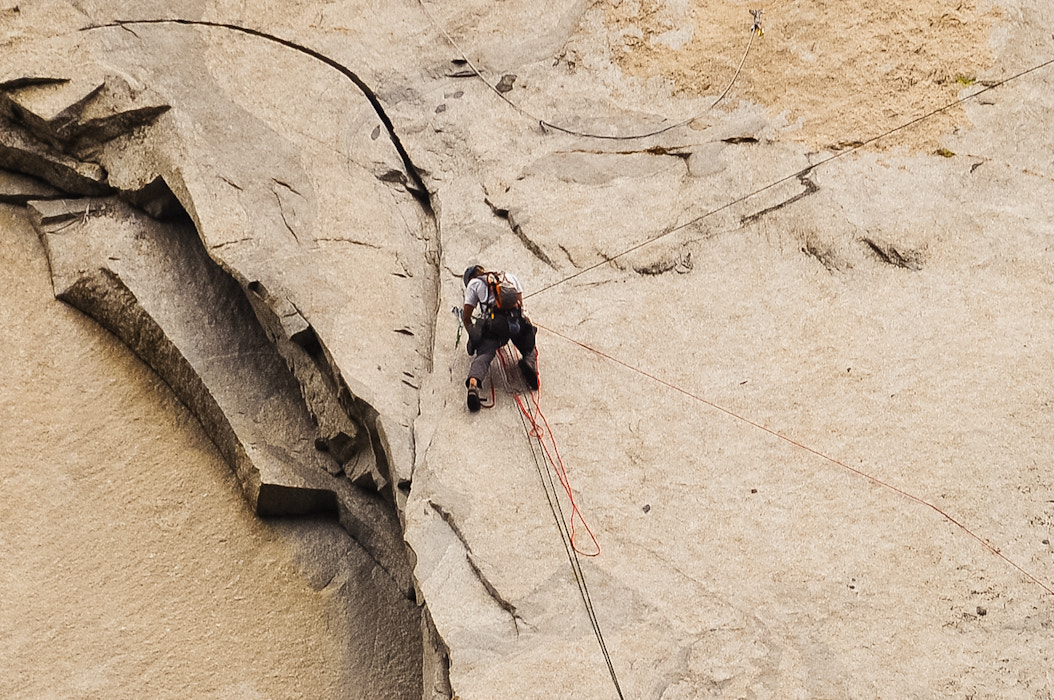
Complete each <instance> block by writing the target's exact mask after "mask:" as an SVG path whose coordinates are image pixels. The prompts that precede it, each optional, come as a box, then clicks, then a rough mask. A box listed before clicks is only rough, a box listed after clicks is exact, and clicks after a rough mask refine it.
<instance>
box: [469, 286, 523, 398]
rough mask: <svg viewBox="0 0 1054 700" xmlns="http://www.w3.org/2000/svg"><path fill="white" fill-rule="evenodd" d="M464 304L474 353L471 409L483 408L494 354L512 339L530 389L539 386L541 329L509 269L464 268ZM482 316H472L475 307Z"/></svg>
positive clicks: (470, 353)
mask: <svg viewBox="0 0 1054 700" xmlns="http://www.w3.org/2000/svg"><path fill="white" fill-rule="evenodd" d="M462 279H463V281H464V283H465V305H464V307H463V308H462V310H461V322H462V323H464V324H465V330H466V331H468V354H469V355H472V354H475V356H476V357H475V359H474V360H472V365H471V366H470V367H469V370H468V379H467V380H466V381H465V385H466V386H467V387H468V410H470V411H473V412H475V411H478V410H479V408H480V400H479V392H480V387H482V386H483V379H484V378H485V377H486V376H487V372H488V371H490V363H491V362H493V361H494V355H496V354H497V352H498V350H499V349H501V348H502V347H503V346H504V345H505V343H507V342H509V341H510V340H511V341H512V344H513V345H515V346H516V349H517V350H519V351H520V356H521V357H520V361H519V368H520V372H522V373H523V381H524V382H525V383H526V384H527V387H528V388H529V389H530V390H531V391H535V390H537V389H538V349H537V348H536V347H535V344H534V341H535V336H536V335H537V333H538V330H537V329H536V328H535V327H534V326H533V325H531V321H530V319H528V318H527V316H526V315H525V314H524V313H523V287H522V286H520V281H519V280H518V279H516V277H515V276H514V275H512V274H509V273H508V272H491V271H489V270H487V269H486V268H484V267H483V266H482V265H472V266H471V267H469V268H468V269H467V270H465V275H464V277H463V278H462ZM477 306H479V307H480V311H481V312H482V314H483V317H482V318H481V319H478V320H473V318H472V315H473V313H474V312H475V310H476V307H477Z"/></svg>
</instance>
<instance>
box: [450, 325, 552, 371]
mask: <svg viewBox="0 0 1054 700" xmlns="http://www.w3.org/2000/svg"><path fill="white" fill-rule="evenodd" d="M480 325H481V324H477V327H476V329H474V333H473V335H475V336H476V337H480V336H481V337H480V340H479V342H478V343H476V357H475V359H473V360H472V365H471V366H470V367H469V369H468V378H469V379H475V380H476V383H477V384H478V385H479V386H482V385H483V379H484V378H485V377H486V376H487V372H489V371H490V363H491V362H493V361H494V356H495V355H496V354H498V350H500V349H501V348H502V347H504V345H505V343H508V342H509V341H512V344H513V345H515V346H516V349H517V350H519V351H520V355H522V356H523V359H524V361H525V362H526V363H527V366H528V367H530V368H531V370H532V371H533V372H535V374H537V373H538V348H537V347H535V344H534V341H535V336H536V335H537V334H538V329H537V328H535V327H534V326H532V325H531V324H530V323H529V322H528V321H527V320H526V319H521V320H520V329H519V332H518V333H516V334H510V335H498V336H493V335H491V334H490V333H488V332H486V329H485V328H480V327H479V326H480ZM465 384H466V385H468V380H465Z"/></svg>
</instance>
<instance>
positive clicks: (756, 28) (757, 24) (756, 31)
mask: <svg viewBox="0 0 1054 700" xmlns="http://www.w3.org/2000/svg"><path fill="white" fill-rule="evenodd" d="M417 3H418V4H419V5H420V6H421V9H422V10H423V11H424V13H425V15H427V16H428V21H429V22H431V23H432V26H433V27H435V28H436V30H437V31H438V32H439V33H440V34H442V35H443V37H444V38H445V39H446V40H447V43H449V44H450V45H451V46H453V47H454V50H456V51H457V52H458V53H459V54H460V55H461V59H462V60H463V61H464V62H465V64H466V65H468V67H469V69H470V70H471V71H472V72H473V73H474V74H475V75H476V77H477V78H479V79H480V80H481V81H483V84H484V85H486V86H487V87H488V88H490V91H491V92H493V93H494V94H495V95H497V96H498V97H499V98H500V99H501V100H502V101H503V102H505V103H506V104H507V105H509V106H510V107H512V108H513V109H514V110H516V111H517V112H519V113H520V114H522V115H523V116H525V117H527V118H528V119H530V120H531V121H534V122H537V123H538V126H540V127H541V129H542V131H546V130H551V131H559V132H562V133H565V134H570V135H571V136H580V137H582V138H589V139H605V140H609V141H633V140H636V139H646V138H649V137H652V136H658V135H660V134H665V133H666V132H667V131H672V130H674V129H676V128H678V127H682V126H687V125H688V124H691V123H692V122H693V121H695V120H696V119H698V118H699V117H702V116H703V115H705V114H706V113H707V112H709V111H710V110H712V109H713V108H714V107H716V106H717V104H718V103H719V102H720V101H721V100H723V99H725V96H726V95H728V92H729V90H731V89H732V85H734V84H735V82H736V79H737V78H738V77H739V74H740V72H742V70H743V64H744V63H746V61H747V54H749V53H750V47H751V46H753V44H754V37H755V36H762V35H763V34H764V32H763V31H762V29H761V12H762V11H761V10H750V14H751V15H752V17H753V18H754V21H753V24H752V25H751V27H750V38H749V39H748V40H747V47H746V49H744V50H743V58H741V59H740V61H739V66H738V67H737V68H736V72H735V74H734V75H733V76H732V79H731V80H730V81H729V82H728V85H727V86H726V87H725V89H724V90H723V91H722V92H721V94H720V95H718V96H717V99H716V100H714V101H713V102H711V103H710V106H709V107H707V108H706V109H704V110H702V111H701V112H699V113H697V114H693V115H692V116H690V117H688V118H687V119H682V120H681V121H678V122H676V123H674V124H670V125H668V126H664V127H662V128H661V129H657V130H655V131H649V132H647V133H642V134H631V135H628V136H618V135H613V134H593V133H589V132H585V131H577V130H575V129H570V128H568V127H565V126H560V125H558V124H554V123H553V122H550V121H548V120H546V119H542V118H541V117H538V116H536V115H534V114H531V113H530V112H528V111H527V110H525V109H524V108H523V107H520V106H519V105H518V104H516V103H515V102H513V101H512V100H510V99H509V98H508V97H506V96H505V93H503V92H502V91H501V90H499V89H498V85H497V83H494V82H492V81H490V80H488V79H487V77H486V76H485V75H483V72H482V71H481V70H480V69H479V67H478V66H477V65H476V64H475V63H474V62H473V61H472V59H470V58H469V57H468V54H467V53H466V52H465V50H464V49H462V48H461V46H459V45H458V43H457V41H456V40H455V39H454V37H452V36H450V33H449V32H447V30H446V29H444V28H443V26H442V25H441V24H440V23H439V21H438V20H436V18H435V17H434V16H433V15H432V13H431V12H429V11H428V6H427V5H425V3H424V0H417Z"/></svg>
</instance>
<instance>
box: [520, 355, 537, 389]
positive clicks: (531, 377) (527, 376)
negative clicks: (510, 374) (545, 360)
mask: <svg viewBox="0 0 1054 700" xmlns="http://www.w3.org/2000/svg"><path fill="white" fill-rule="evenodd" d="M519 365H520V372H522V373H523V381H525V382H527V388H528V389H530V390H531V391H538V372H537V371H535V370H534V369H533V368H532V367H531V366H530V365H529V364H527V360H524V359H523V358H520V362H519Z"/></svg>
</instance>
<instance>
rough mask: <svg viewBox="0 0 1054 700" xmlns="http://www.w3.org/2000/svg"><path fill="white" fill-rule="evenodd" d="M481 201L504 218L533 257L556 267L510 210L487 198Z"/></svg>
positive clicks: (499, 216) (495, 214) (553, 267)
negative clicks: (496, 204)
mask: <svg viewBox="0 0 1054 700" xmlns="http://www.w3.org/2000/svg"><path fill="white" fill-rule="evenodd" d="M483 201H484V202H486V203H487V206H489V207H490V210H491V211H492V212H494V216H496V217H498V218H499V219H504V220H505V221H507V222H508V223H509V228H510V229H512V232H513V233H514V234H516V237H517V238H519V239H520V242H521V243H523V247H524V248H526V249H527V250H529V251H530V252H531V254H532V255H534V257H536V258H538V259H539V260H541V261H542V262H543V263H545V264H546V265H548V266H549V267H551V268H552V269H554V270H555V269H557V268H556V265H555V264H554V263H553V260H552V258H550V257H549V256H548V255H547V254H546V252H545V251H544V250H542V247H541V246H540V245H538V244H537V243H535V242H534V240H532V239H531V237H530V236H528V235H527V234H526V233H525V232H524V230H523V226H522V225H521V223H520V222H518V221H516V216H515V215H514V214H513V213H512V212H511V211H509V210H508V209H503V208H501V207H497V206H495V205H494V203H493V202H491V201H490V200H489V199H484V200H483Z"/></svg>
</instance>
